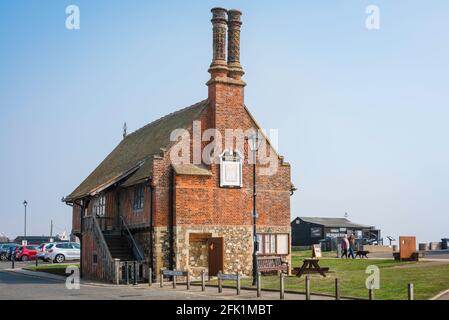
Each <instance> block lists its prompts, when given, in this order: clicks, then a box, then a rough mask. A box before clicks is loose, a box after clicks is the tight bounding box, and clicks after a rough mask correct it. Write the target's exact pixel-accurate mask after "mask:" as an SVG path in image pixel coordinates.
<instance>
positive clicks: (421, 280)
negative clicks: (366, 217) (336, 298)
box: [224, 250, 449, 300]
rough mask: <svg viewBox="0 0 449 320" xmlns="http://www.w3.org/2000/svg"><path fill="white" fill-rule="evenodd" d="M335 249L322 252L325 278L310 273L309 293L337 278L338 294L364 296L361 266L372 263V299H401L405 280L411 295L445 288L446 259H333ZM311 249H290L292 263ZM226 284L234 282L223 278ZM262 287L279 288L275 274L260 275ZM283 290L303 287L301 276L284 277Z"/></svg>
mask: <svg viewBox="0 0 449 320" xmlns="http://www.w3.org/2000/svg"><path fill="white" fill-rule="evenodd" d="M335 256H336V253H324V258H322V259H321V260H320V266H322V267H329V268H330V272H329V273H328V276H327V277H326V278H323V277H321V276H320V275H315V274H313V275H310V278H311V291H312V293H325V294H332V295H333V294H334V293H335V278H339V280H340V287H341V295H342V296H346V297H355V298H367V297H368V290H367V289H366V286H365V281H366V278H367V277H368V276H369V274H367V273H365V270H366V268H367V267H368V266H370V265H375V266H377V267H378V268H379V270H380V289H379V290H375V293H374V297H375V299H387V300H405V299H407V284H408V283H410V282H411V283H413V284H414V288H415V299H430V298H432V297H433V296H435V295H436V294H438V293H439V292H441V291H443V290H445V289H448V288H449V263H444V262H397V261H394V260H377V259H363V260H362V259H356V260H352V259H335V258H334V257H335ZM310 257H311V251H310V250H309V251H295V252H293V253H292V260H293V261H292V266H293V267H300V266H301V265H302V261H303V259H304V258H310ZM224 284H226V285H235V283H232V282H225V283H224ZM243 287H251V279H242V288H243ZM262 287H263V288H269V289H279V277H277V276H263V277H262ZM285 290H292V291H300V292H304V291H305V276H302V277H301V278H298V277H296V276H291V277H286V278H285Z"/></svg>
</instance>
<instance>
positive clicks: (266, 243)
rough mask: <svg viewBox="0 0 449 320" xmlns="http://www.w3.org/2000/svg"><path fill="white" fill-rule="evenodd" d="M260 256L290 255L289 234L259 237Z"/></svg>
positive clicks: (270, 234) (261, 235)
mask: <svg viewBox="0 0 449 320" xmlns="http://www.w3.org/2000/svg"><path fill="white" fill-rule="evenodd" d="M257 242H258V249H259V250H258V253H259V254H264V255H266V254H284V255H287V254H288V253H289V248H288V234H284V233H265V234H258V235H257Z"/></svg>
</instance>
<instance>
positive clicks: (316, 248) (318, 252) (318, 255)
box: [312, 244, 321, 259]
mask: <svg viewBox="0 0 449 320" xmlns="http://www.w3.org/2000/svg"><path fill="white" fill-rule="evenodd" d="M312 253H313V258H317V259H319V258H321V246H320V245H319V244H314V245H313V252H312Z"/></svg>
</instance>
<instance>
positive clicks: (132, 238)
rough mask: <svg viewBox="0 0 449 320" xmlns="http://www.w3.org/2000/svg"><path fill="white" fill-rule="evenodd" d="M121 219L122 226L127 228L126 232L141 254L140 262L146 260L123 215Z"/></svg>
mask: <svg viewBox="0 0 449 320" xmlns="http://www.w3.org/2000/svg"><path fill="white" fill-rule="evenodd" d="M120 219H121V220H122V224H123V226H124V227H125V229H126V231H127V232H128V235H129V237H130V238H131V242H132V244H133V246H134V248H135V249H136V251H137V253H138V254H139V258H140V260H145V257H144V256H143V254H142V252H140V249H139V247H138V245H137V243H136V240H135V239H134V237H133V235H132V233H131V231H130V230H129V228H128V225H127V224H126V221H125V218H124V217H123V216H122V215H120Z"/></svg>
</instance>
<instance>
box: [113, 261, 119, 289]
mask: <svg viewBox="0 0 449 320" xmlns="http://www.w3.org/2000/svg"><path fill="white" fill-rule="evenodd" d="M114 272H115V274H114V282H115V284H116V285H119V284H120V259H114Z"/></svg>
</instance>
